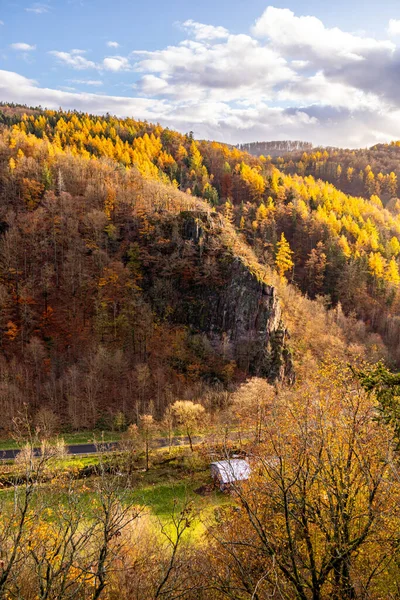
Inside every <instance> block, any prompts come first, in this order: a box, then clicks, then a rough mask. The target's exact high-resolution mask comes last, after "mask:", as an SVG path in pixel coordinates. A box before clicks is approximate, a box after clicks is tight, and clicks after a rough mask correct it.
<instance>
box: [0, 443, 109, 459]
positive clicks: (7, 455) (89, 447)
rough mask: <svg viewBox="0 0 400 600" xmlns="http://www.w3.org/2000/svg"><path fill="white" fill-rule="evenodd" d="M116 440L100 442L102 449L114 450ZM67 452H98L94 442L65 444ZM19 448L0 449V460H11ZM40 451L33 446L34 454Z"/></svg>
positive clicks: (77, 453) (78, 453)
mask: <svg viewBox="0 0 400 600" xmlns="http://www.w3.org/2000/svg"><path fill="white" fill-rule="evenodd" d="M117 445H118V444H117V442H108V443H106V444H102V446H101V447H102V449H104V450H116V448H117ZM66 448H67V453H68V454H76V455H78V456H79V455H80V454H95V453H96V452H98V446H97V445H96V444H72V445H70V446H67V447H66ZM19 452H20V451H19V449H17V448H15V449H13V450H0V460H13V459H14V458H15V457H16V456H17V454H19ZM39 453H40V448H35V454H36V455H37V456H38V455H39Z"/></svg>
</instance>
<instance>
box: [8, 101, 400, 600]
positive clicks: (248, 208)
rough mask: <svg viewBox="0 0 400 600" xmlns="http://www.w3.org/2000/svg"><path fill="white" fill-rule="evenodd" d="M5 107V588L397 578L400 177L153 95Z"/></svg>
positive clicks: (203, 598)
mask: <svg viewBox="0 0 400 600" xmlns="http://www.w3.org/2000/svg"><path fill="white" fill-rule="evenodd" d="M0 120H1V123H2V125H0V307H1V316H0V319H1V320H0V346H1V347H0V428H1V429H0V431H1V434H2V437H3V438H4V437H6V436H7V435H10V434H11V433H12V434H13V435H14V437H15V438H16V439H17V441H18V443H19V444H20V445H21V446H20V447H22V451H21V453H20V454H19V455H18V456H17V459H16V461H15V463H14V464H13V465H3V467H2V469H1V473H0V476H1V485H3V486H5V487H11V486H12V487H13V489H14V495H13V496H11V495H10V494H8V492H7V490H5V491H3V492H2V496H1V498H2V519H0V550H1V552H2V554H1V557H0V558H1V561H0V596H2V595H4V597H10V598H14V597H18V598H24V600H30V599H32V600H36V599H37V598H47V599H49V600H50V599H52V600H61V599H64V598H65V599H66V598H76V599H77V600H81V599H82V600H83V599H84V598H105V599H108V600H113V599H114V598H120V599H126V600H131V599H132V598H133V599H135V598H136V599H137V600H154V599H155V598H166V599H168V600H178V598H186V599H187V600H223V599H225V598H230V599H231V600H232V599H239V598H240V599H243V600H245V599H246V600H254V599H258V600H266V599H267V598H271V597H279V598H282V599H283V598H285V599H286V600H292V599H293V600H295V599H298V600H308V599H311V598H313V599H314V600H317V599H318V600H325V599H326V598H335V599H336V600H341V599H342V598H347V599H348V600H350V599H353V600H354V599H355V598H360V600H364V599H366V598H371V599H372V600H384V599H386V598H393V600H394V599H395V598H397V597H398V589H399V581H400V575H399V568H398V561H399V544H398V530H399V516H398V498H399V495H400V489H399V477H398V465H397V461H398V459H397V452H398V447H399V445H398V437H399V425H398V414H399V413H398V397H399V389H398V382H397V376H395V375H391V374H390V373H389V372H388V371H387V370H386V368H385V367H384V366H383V364H382V363H380V364H379V365H378V366H377V367H375V368H373V367H371V363H375V362H377V361H379V360H380V359H383V360H385V361H386V363H388V364H389V365H390V364H391V365H398V364H399V362H400V344H399V327H400V324H399V323H400V320H399V316H398V315H399V299H400V296H399V286H400V275H399V259H400V241H399V238H400V216H399V215H398V213H397V210H396V208H395V206H396V200H395V199H393V200H392V201H391V202H389V203H388V204H387V206H386V207H384V206H383V203H382V200H381V199H380V198H379V196H378V194H377V191H378V190H377V189H375V190H374V192H375V193H374V194H372V195H371V197H369V196H368V197H363V196H350V195H347V194H346V193H345V192H344V191H342V190H340V189H339V188H338V187H336V186H335V185H333V184H332V183H326V182H324V181H323V180H321V179H316V178H314V177H313V176H312V175H305V174H303V175H301V174H298V173H293V174H289V173H287V172H286V169H287V165H286V163H285V164H283V163H281V165H280V167H281V168H279V169H278V168H277V166H276V165H275V164H274V163H273V161H272V159H270V158H266V157H264V156H262V155H261V156H260V157H255V156H252V155H250V154H249V153H247V152H244V151H242V150H240V149H238V148H235V147H232V146H226V145H224V144H220V143H217V142H207V141H196V140H195V139H193V136H192V135H191V134H188V135H182V134H179V133H177V132H175V131H171V130H168V129H163V128H162V127H161V126H159V125H152V124H149V123H147V122H140V121H135V120H133V119H123V120H122V119H118V118H116V117H112V116H109V115H107V116H105V117H97V116H93V115H88V114H81V113H77V112H62V111H57V112H56V111H45V110H42V109H34V108H32V109H25V107H18V106H8V107H3V111H2V112H1V113H0ZM393 192H394V190H393ZM82 430H84V431H86V432H89V431H93V430H95V431H96V430H97V431H99V430H106V431H107V430H113V431H112V433H114V434H115V431H118V432H119V434H118V435H119V436H120V443H119V446H118V449H117V450H115V449H114V450H113V451H112V452H110V453H109V454H107V453H105V452H104V446H102V444H100V445H98V446H97V450H99V453H98V454H96V455H95V456H94V458H92V459H91V460H89V462H88V464H83V463H77V461H75V459H72V458H70V457H66V455H65V447H64V445H63V443H62V441H61V440H60V439H57V440H56V441H55V440H54V438H53V437H52V436H53V435H54V433H55V432H58V433H60V432H61V433H63V434H64V435H65V434H66V433H68V432H80V433H81V432H82ZM182 434H183V435H184V436H185V438H186V439H185V438H181V437H180V436H182ZM74 435H75V434H74ZM87 435H89V434H87ZM159 436H166V437H165V438H163V439H161V440H160V439H158V438H159ZM178 436H179V438H178ZM197 436H199V437H197ZM196 437H197V439H196ZM177 438H178V439H177ZM112 439H115V437H113V438H112ZM26 441H28V443H27V445H25V446H24V445H23V444H24V443H25V442H26ZM174 441H177V443H179V444H181V443H182V441H183V442H185V441H187V442H188V444H187V446H185V445H179V447H175V446H174V445H173V442H174ZM156 442H157V443H156ZM158 442H162V444H163V445H167V446H168V447H167V446H165V447H162V448H160V447H158ZM38 444H41V450H40V452H38V451H37V450H36V451H34V448H35V447H36V446H37V445H38ZM238 453H239V454H238ZM237 456H240V457H242V460H243V459H246V460H247V461H248V465H247V466H248V469H249V472H250V477H249V479H248V480H241V481H237V480H236V479H233V481H231V482H230V483H229V486H228V487H227V488H224V490H225V494H223V493H222V492H221V491H220V489H219V482H218V481H216V482H215V483H216V484H218V485H217V488H218V489H215V487H213V485H212V483H211V481H210V476H209V463H210V461H220V460H222V459H225V460H227V461H228V464H230V463H229V461H230V460H231V459H232V458H234V457H236V458H237ZM217 464H218V463H217ZM229 492H231V493H229ZM2 597H3V596H2Z"/></svg>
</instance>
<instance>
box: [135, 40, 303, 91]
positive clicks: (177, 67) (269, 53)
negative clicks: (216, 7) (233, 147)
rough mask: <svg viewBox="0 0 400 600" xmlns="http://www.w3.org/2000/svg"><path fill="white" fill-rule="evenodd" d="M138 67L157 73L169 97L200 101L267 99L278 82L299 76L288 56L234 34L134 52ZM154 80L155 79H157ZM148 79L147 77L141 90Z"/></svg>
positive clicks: (145, 88) (145, 71)
mask: <svg viewBox="0 0 400 600" xmlns="http://www.w3.org/2000/svg"><path fill="white" fill-rule="evenodd" d="M134 55H136V56H138V58H139V61H138V63H137V64H136V67H135V68H136V69H137V70H138V71H140V72H144V73H147V74H152V75H156V74H157V77H158V78H159V79H161V80H163V81H165V82H166V83H167V84H168V88H167V87H166V86H164V85H162V84H161V82H158V85H159V87H160V89H161V85H162V88H163V91H164V92H165V93H166V94H168V95H173V96H175V97H182V95H183V96H187V97H188V96H189V97H190V96H191V95H194V97H196V98H197V100H204V99H218V98H220V95H221V91H223V94H224V100H237V99H243V98H249V97H253V98H257V99H260V98H267V97H269V96H270V95H271V90H272V89H273V87H274V86H276V85H279V84H282V83H284V82H287V81H292V80H294V79H295V78H296V73H295V71H294V70H293V69H291V68H290V66H289V65H288V63H287V61H286V59H285V58H283V57H282V56H280V55H279V54H277V53H276V52H275V50H273V49H271V48H268V47H266V46H262V45H260V44H259V42H258V41H257V40H254V39H253V38H251V37H250V36H248V35H244V34H240V35H230V36H229V37H228V38H227V39H226V40H223V41H221V42H219V41H218V42H216V43H215V44H208V43H201V42H198V41H190V40H186V41H184V42H182V43H181V44H180V45H179V46H168V47H167V48H165V49H164V50H158V51H154V52H135V53H134ZM153 81H154V80H153ZM148 82H149V79H148V77H147V78H146V77H144V78H143V80H142V84H143V83H144V87H143V91H144V92H145V93H147V92H148V89H147V86H148Z"/></svg>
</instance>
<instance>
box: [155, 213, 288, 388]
mask: <svg viewBox="0 0 400 600" xmlns="http://www.w3.org/2000/svg"><path fill="white" fill-rule="evenodd" d="M221 226H222V223H221V219H220V217H218V216H215V215H212V216H211V215H209V214H207V213H201V212H198V213H194V212H184V213H181V214H180V216H179V218H178V219H177V220H175V222H174V224H173V226H172V227H173V231H172V236H171V235H170V237H172V240H173V242H172V244H171V246H170V247H169V250H168V258H167V260H166V261H165V267H164V268H163V269H162V270H161V271H160V270H159V271H158V273H157V276H156V278H157V280H158V282H157V283H155V280H154V275H153V277H152V284H151V287H152V291H150V293H151V294H152V295H153V306H155V308H156V310H158V311H159V312H161V313H162V312H163V307H164V306H165V301H164V300H163V298H162V294H163V293H167V295H168V299H169V305H171V304H172V305H173V311H172V314H171V319H172V320H173V321H174V322H175V323H180V324H184V325H187V326H188V327H189V328H190V330H191V331H192V332H193V333H197V334H205V335H206V336H207V338H208V340H209V342H210V343H211V344H212V346H213V348H214V349H215V350H216V351H217V352H221V353H223V355H224V357H225V358H228V359H233V360H235V361H236V363H237V364H238V366H239V367H240V368H241V369H243V370H244V371H246V372H248V373H251V374H253V375H259V376H264V377H268V378H269V379H270V380H276V379H280V380H282V379H288V380H293V377H294V373H293V366H292V361H291V355H290V351H289V349H288V346H287V343H286V341H287V337H288V333H287V331H286V329H285V327H284V325H283V323H282V319H281V309H280V304H279V300H278V298H277V295H276V290H275V288H274V287H272V286H270V285H266V284H265V283H264V282H263V281H260V280H259V279H258V278H257V275H256V274H254V273H252V272H251V271H250V269H249V268H248V267H247V266H246V264H245V263H244V262H243V260H242V259H241V258H240V257H237V256H234V255H233V254H232V252H230V250H229V249H228V248H226V247H224V246H223V244H221V241H220V237H219V236H218V234H219V232H220V231H221ZM160 279H161V281H160ZM171 298H172V302H171Z"/></svg>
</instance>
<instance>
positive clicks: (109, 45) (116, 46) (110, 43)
mask: <svg viewBox="0 0 400 600" xmlns="http://www.w3.org/2000/svg"><path fill="white" fill-rule="evenodd" d="M107 46H108V47H109V48H119V44H118V42H107Z"/></svg>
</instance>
